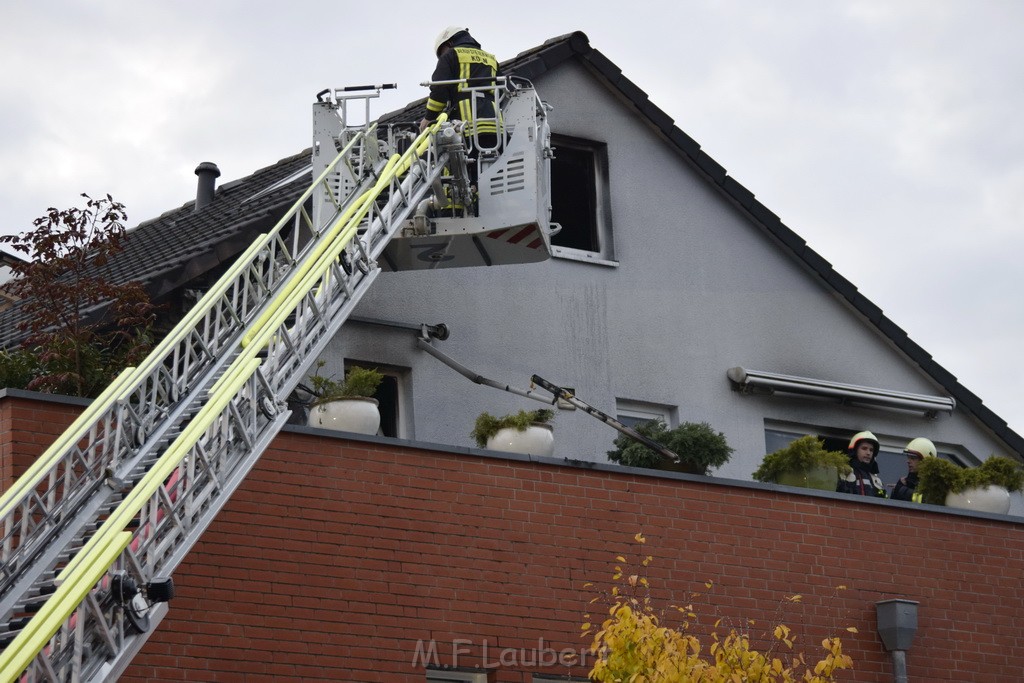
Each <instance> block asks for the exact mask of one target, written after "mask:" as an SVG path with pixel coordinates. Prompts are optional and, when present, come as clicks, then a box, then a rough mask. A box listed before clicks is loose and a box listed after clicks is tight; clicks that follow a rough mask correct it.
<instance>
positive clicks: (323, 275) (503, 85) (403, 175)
mask: <svg viewBox="0 0 1024 683" xmlns="http://www.w3.org/2000/svg"><path fill="white" fill-rule="evenodd" d="M463 85H465V86H466V87H467V89H468V90H469V91H471V92H472V93H473V96H474V97H493V98H494V99H495V104H496V107H495V111H496V112H499V114H498V116H499V118H500V121H498V122H497V123H499V124H500V125H499V131H500V133H499V136H498V142H497V145H496V146H495V147H493V148H490V149H480V147H479V141H478V140H477V139H476V138H475V137H474V136H472V135H464V134H463V129H462V127H461V125H462V124H461V122H457V121H448V120H446V117H445V116H444V115H442V116H441V117H440V118H439V119H438V121H437V122H435V123H434V124H433V125H431V126H430V127H429V128H428V129H427V130H425V131H423V132H422V133H419V132H418V131H417V130H415V129H413V128H412V127H411V126H405V127H403V126H401V125H397V124H391V125H385V126H383V128H384V129H381V128H382V126H380V125H379V124H378V123H377V122H371V121H370V120H369V111H370V101H371V100H372V99H374V98H376V97H378V96H379V95H380V92H381V90H382V89H385V88H389V87H394V86H360V87H357V88H340V89H333V90H326V91H323V92H321V93H320V94H319V95H318V96H317V101H316V102H315V103H314V104H313V128H314V133H313V146H312V160H311V170H312V177H313V181H312V184H311V185H310V186H309V187H308V189H306V190H305V191H304V192H303V193H302V195H301V196H300V197H299V198H298V200H297V201H296V202H295V203H294V205H293V206H292V208H291V209H290V210H289V211H288V212H287V213H286V214H285V215H284V216H283V217H282V218H281V219H280V221H279V222H278V223H277V224H276V225H275V226H274V228H273V229H271V230H270V231H268V232H267V233H265V234H263V235H261V236H260V237H258V238H257V239H256V240H255V241H254V242H253V244H252V245H251V246H250V247H249V248H248V249H247V250H246V251H245V252H244V253H242V254H241V255H240V256H239V257H238V258H237V259H236V261H235V262H234V263H233V265H232V266H231V267H230V268H229V269H228V270H227V271H226V272H225V273H224V275H223V277H221V278H220V280H219V281H218V282H217V283H216V284H215V285H213V286H212V287H211V288H210V289H209V290H208V291H207V292H206V294H205V295H204V296H203V297H202V299H200V301H199V302H198V303H197V304H196V305H195V306H194V307H193V308H192V309H191V310H190V311H189V312H188V313H187V314H186V315H185V317H184V318H183V319H182V320H181V322H180V323H179V324H178V325H177V326H176V327H175V328H174V329H173V330H172V331H171V332H170V333H169V334H168V335H167V336H166V337H165V338H164V339H163V340H162V341H161V342H160V343H159V344H158V345H157V346H156V348H155V349H154V350H153V352H152V353H151V354H150V355H149V356H148V357H147V358H146V359H145V360H144V361H143V362H142V363H140V364H139V365H138V366H137V367H132V368H127V369H125V370H124V371H123V372H122V373H121V374H120V375H119V376H118V377H117V378H116V379H115V380H114V381H113V382H112V383H111V385H110V386H109V387H107V389H106V390H105V391H104V392H103V393H102V394H101V395H100V396H99V397H98V398H96V399H95V400H94V401H93V402H92V403H91V404H90V405H89V406H88V407H87V408H86V409H85V411H84V412H83V413H82V414H81V416H80V417H79V418H78V419H76V420H75V421H74V423H73V424H72V425H71V426H70V427H69V428H68V429H67V430H66V431H65V432H64V434H63V435H62V436H61V437H59V438H58V439H57V440H56V441H55V442H54V443H53V445H52V446H50V448H48V449H47V450H46V451H45V452H44V453H43V454H42V455H41V456H40V457H39V458H38V459H37V460H36V461H35V462H34V463H33V464H32V466H31V467H29V469H28V470H27V471H26V472H25V473H24V474H23V475H22V476H21V477H20V478H19V479H18V480H17V481H16V482H14V484H13V485H12V486H11V488H10V489H9V490H8V491H6V492H5V493H4V494H3V496H2V497H0V519H2V521H3V528H2V534H3V536H2V539H0V647H2V648H3V649H2V651H0V683H4V682H8V681H14V680H19V681H41V680H56V681H79V680H90V681H92V680H114V679H116V678H117V677H118V676H119V675H120V674H121V673H122V672H123V671H124V669H125V668H126V667H127V666H128V664H129V663H130V661H131V658H132V657H133V656H134V654H135V653H136V652H138V650H139V649H140V648H141V647H142V645H143V644H144V643H145V641H146V639H147V638H148V636H149V634H150V633H151V632H152V630H153V629H155V628H156V627H157V625H158V624H159V623H160V621H161V620H162V619H163V618H164V616H166V614H167V612H168V609H169V600H170V599H171V598H172V597H173V593H174V585H173V580H172V578H171V577H172V575H173V573H174V570H175V568H176V567H177V566H178V565H179V563H180V562H181V561H182V559H183V558H184V557H185V556H186V555H187V553H188V552H189V550H190V549H191V548H192V546H193V545H194V544H195V543H196V541H197V540H198V539H199V537H200V536H201V534H202V533H203V531H204V530H205V529H206V528H207V527H208V526H209V524H210V523H211V521H212V520H213V519H214V517H215V516H216V514H217V512H218V511H219V510H220V509H221V508H222V507H223V506H224V504H225V503H226V502H227V500H228V499H229V498H230V497H231V495H232V493H233V492H234V491H235V490H236V489H237V487H238V486H239V484H240V483H241V482H242V481H243V480H244V478H245V476H246V475H247V473H248V472H249V471H250V470H251V468H252V467H253V466H254V465H255V463H256V461H257V459H258V458H259V456H260V455H261V453H262V452H263V451H264V450H265V449H266V448H267V446H268V445H269V443H270V442H271V440H272V439H273V438H274V437H275V436H276V435H277V433H278V432H279V431H280V429H281V428H282V427H283V425H284V424H285V423H286V421H287V420H288V417H289V414H290V413H289V410H288V402H287V400H288V397H289V395H290V394H291V392H292V391H293V390H294V389H295V387H296V385H297V384H298V383H299V381H300V380H301V379H302V378H303V377H304V376H305V375H306V374H307V373H308V371H309V370H310V368H311V366H312V365H313V363H315V362H316V360H317V358H318V357H319V355H320V354H321V353H322V352H323V351H324V349H325V348H326V346H327V344H328V342H329V341H330V339H331V338H332V337H334V336H335V335H336V334H337V333H338V332H339V331H340V328H341V327H342V325H343V324H344V322H345V321H346V319H347V318H348V317H349V316H350V314H351V313H352V311H353V309H354V308H355V306H356V304H357V303H358V302H359V300H360V299H361V297H362V296H363V295H364V294H365V292H366V291H367V289H368V288H369V287H370V286H371V284H372V283H373V281H374V279H375V278H376V277H377V275H378V274H379V273H380V272H381V271H383V270H408V269H437V268H451V267H465V266H485V265H501V264H513V263H529V262H534V261H540V260H543V259H544V258H547V257H548V256H549V254H550V235H551V234H552V233H553V232H554V231H555V230H557V226H553V225H552V224H551V223H550V186H549V162H550V157H551V147H550V132H549V129H548V125H547V106H546V105H545V104H544V103H543V102H541V100H540V99H539V98H538V96H537V93H536V91H535V90H534V88H533V87H532V85H531V84H530V83H528V82H526V81H523V80H521V79H513V78H498V79H496V80H490V81H487V82H485V83H473V82H466V83H464V84H463ZM360 105H364V106H365V110H364V114H365V115H364V116H363V117H362V118H363V120H362V121H359V122H355V121H354V119H357V118H359V116H358V114H359V112H358V109H359V107H360ZM473 164H476V166H477V168H476V174H475V176H476V183H475V185H474V184H472V183H471V182H470V180H469V178H470V176H469V174H468V173H467V170H468V169H469V168H471V166H472V165H473ZM255 531H256V530H254V532H255Z"/></svg>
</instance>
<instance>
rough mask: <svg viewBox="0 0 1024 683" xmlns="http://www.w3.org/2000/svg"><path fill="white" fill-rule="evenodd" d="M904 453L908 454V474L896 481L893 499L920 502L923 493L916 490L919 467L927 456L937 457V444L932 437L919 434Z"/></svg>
mask: <svg viewBox="0 0 1024 683" xmlns="http://www.w3.org/2000/svg"><path fill="white" fill-rule="evenodd" d="M903 454H904V455H905V456H907V476H905V477H903V478H901V479H900V480H899V481H898V482H896V486H895V488H893V490H892V498H893V500H910V501H913V502H915V503H920V502H921V494H920V493H918V492H917V491H916V489H917V468H918V466H920V464H921V461H922V460H924V459H925V458H934V457H937V452H936V450H935V444H933V443H932V442H931V440H930V439H926V438H924V437H923V436H919V437H917V438H916V439H914V440H913V441H911V442H910V443H908V444H907V447H906V448H904V449H903Z"/></svg>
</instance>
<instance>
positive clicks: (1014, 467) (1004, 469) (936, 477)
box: [916, 455, 1024, 505]
mask: <svg viewBox="0 0 1024 683" xmlns="http://www.w3.org/2000/svg"><path fill="white" fill-rule="evenodd" d="M917 476H918V481H917V488H916V491H917V493H920V494H921V500H922V502H925V503H931V504H932V505H945V504H946V495H947V494H949V493H962V492H964V491H966V490H967V489H972V488H985V487H986V486H1002V487H1003V488H1005V489H1006V490H1007V491H1010V492H1013V491H1020V490H1021V489H1022V488H1024V469H1022V468H1021V465H1020V463H1018V462H1017V461H1015V460H1011V459H1010V458H1007V457H1005V456H1002V455H993V456H992V457H991V458H989V459H988V460H986V461H985V462H983V463H981V465H979V466H978V467H960V466H959V465H957V464H956V463H953V462H950V461H949V460H943V459H941V458H925V459H924V460H922V461H921V464H920V465H918V466H917Z"/></svg>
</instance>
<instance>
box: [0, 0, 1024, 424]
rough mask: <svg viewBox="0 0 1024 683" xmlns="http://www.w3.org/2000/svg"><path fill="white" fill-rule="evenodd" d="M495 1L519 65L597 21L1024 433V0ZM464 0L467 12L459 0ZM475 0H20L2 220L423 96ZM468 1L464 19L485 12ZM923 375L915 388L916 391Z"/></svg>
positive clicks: (246, 169)
mask: <svg viewBox="0 0 1024 683" xmlns="http://www.w3.org/2000/svg"><path fill="white" fill-rule="evenodd" d="M478 6H481V7H483V6H486V7H488V8H489V9H488V10H487V11H486V16H481V17H477V18H473V19H470V20H468V21H466V24H467V25H468V26H469V27H470V29H471V30H472V32H473V34H474V35H475V36H476V37H477V38H478V39H479V40H480V41H481V42H482V43H483V44H484V47H485V48H487V49H489V50H490V51H492V52H494V53H495V54H496V55H497V56H498V58H499V59H507V58H509V57H512V56H514V55H516V54H517V53H519V52H521V51H522V50H524V49H527V48H530V47H533V46H536V45H539V44H540V43H542V42H543V41H545V40H547V39H548V38H552V37H555V36H559V35H562V34H565V33H569V32H572V31H576V30H581V31H584V32H585V33H586V34H587V35H588V36H589V37H590V42H591V45H593V46H594V47H595V48H596V49H598V50H600V51H601V52H602V53H604V54H605V56H607V57H608V58H609V59H610V60H611V61H612V62H614V63H615V64H616V65H618V66H619V67H620V68H621V69H622V71H623V73H624V74H625V75H626V76H627V77H628V78H629V79H631V80H632V81H633V82H634V83H636V84H637V85H639V86H640V87H641V88H643V89H644V90H645V91H646V92H647V93H648V95H649V96H650V98H651V100H652V101H653V102H654V103H655V104H656V105H657V106H659V107H660V108H661V109H663V110H664V111H666V112H667V113H668V114H669V115H670V116H672V117H673V118H674V119H675V122H676V125H678V126H679V127H680V128H681V129H682V130H684V131H686V132H687V133H688V134H689V135H690V136H691V137H693V138H694V139H695V140H696V141H697V142H698V143H700V145H701V146H702V147H703V149H704V150H705V151H706V152H707V153H708V154H710V155H711V156H712V157H713V158H714V159H715V160H717V161H718V162H719V163H720V164H722V165H723V166H724V167H725V168H726V169H727V170H728V172H729V173H730V175H732V176H733V177H734V178H736V179H737V180H738V181H739V182H740V183H742V184H743V185H745V186H746V187H747V188H748V189H749V190H750V191H752V192H753V193H754V194H755V195H757V197H758V199H760V200H761V201H762V202H763V203H764V204H765V205H766V206H768V208H769V209H771V210H772V211H773V212H774V213H776V214H777V215H778V216H779V217H780V218H781V219H782V221H783V222H784V223H786V224H787V225H788V226H789V227H790V228H792V229H793V230H795V231H796V232H797V233H798V234H799V235H801V236H802V237H803V238H804V239H806V240H807V242H808V244H810V246H811V247H812V248H813V249H815V250H816V251H818V252H819V253H820V254H821V255H822V256H824V257H825V258H826V259H828V260H829V261H830V262H831V263H832V264H833V266H835V267H836V269H837V270H838V271H839V272H840V273H842V274H843V275H844V276H846V277H847V278H848V279H849V280H851V281H852V282H853V283H854V284H855V285H857V287H858V288H859V289H860V290H861V291H862V292H863V293H864V294H865V295H866V296H867V297H868V298H869V299H871V300H872V301H873V302H874V303H875V304H877V305H878V306H880V307H881V308H882V310H883V311H884V312H885V313H886V314H887V315H888V316H889V317H890V318H892V319H893V320H894V321H895V322H896V323H897V324H898V325H900V326H901V327H902V328H903V329H905V330H906V331H907V332H908V333H909V334H910V336H911V338H913V339H914V340H915V341H916V342H917V343H919V344H920V345H921V346H922V347H924V348H925V350H927V351H928V352H929V353H931V354H932V355H933V356H934V357H935V359H936V360H937V361H938V362H939V363H940V364H942V365H943V366H944V367H945V368H946V369H947V370H949V371H950V372H952V373H953V374H954V375H956V376H957V377H958V378H959V379H960V381H961V382H962V383H963V384H964V385H965V386H966V387H967V388H968V389H970V390H971V391H973V392H974V393H975V394H977V395H978V396H979V397H981V399H982V400H983V401H984V402H985V404H986V405H988V406H989V407H990V408H992V410H994V411H995V412H996V413H997V414H999V415H1000V416H1001V417H1002V418H1004V419H1005V420H1006V421H1007V422H1009V424H1010V426H1011V427H1013V428H1014V429H1016V430H1017V431H1018V432H1024V392H1022V391H1018V390H1017V384H1018V383H1021V382H1022V380H1024V377H1022V371H1021V368H1019V367H1018V366H1017V363H1018V362H1021V359H1020V354H1019V352H1020V350H1021V347H1022V342H1024V307H1022V305H1021V303H1020V296H1021V293H1022V290H1024V268H1021V266H1020V265H1019V261H1020V253H1021V251H1022V248H1024V231H1022V230H1021V226H1022V225H1024V125H1022V123H1021V122H1022V121H1024V40H1022V39H1021V36H1022V35H1024V2H1022V1H1020V0H835V1H827V0H774V1H771V0H718V1H715V0H677V1H676V2H663V3H662V2H657V3H655V2H642V1H637V2H632V3H627V4H622V3H595V2H592V1H590V2H577V1H568V2H566V1H563V2H550V0H547V1H545V2H535V1H533V0H529V1H525V2H509V3H499V4H497V5H486V4H485V5H478ZM446 7H447V8H449V9H450V10H451V13H450V16H447V15H445V12H444V10H445V8H446ZM464 7H465V5H458V4H453V3H449V4H447V5H445V4H433V5H430V4H424V3H422V2H417V3H413V2H407V1H406V0H399V1H395V0H392V1H391V2H372V3H370V2H367V3H363V4H357V3H354V2H349V1H345V0H343V1H341V2H338V1H334V2H326V1H323V2H321V1H318V0H290V1H289V2H287V3H260V2H252V1H251V0H249V1H247V2H242V1H240V0H173V1H172V0H163V1H160V0H148V1H146V2H139V1H138V0H90V1H88V2H83V1H67V0H52V1H49V0H30V1H22V0H5V1H4V3H3V8H2V9H0V64H2V69H0V206H2V211H0V232H4V233H14V232H23V231H25V230H27V229H28V228H29V227H30V224H31V221H32V219H33V218H35V217H37V216H40V215H42V214H43V213H45V210H46V208H47V207H49V206H57V207H58V208H66V207H68V206H73V205H79V200H78V195H79V194H80V193H82V192H86V193H89V194H91V195H93V196H102V195H104V194H106V193H110V194H112V195H113V196H114V198H115V199H117V200H118V201H121V202H123V203H124V204H125V205H126V206H127V210H128V215H129V224H130V225H134V224H136V223H138V222H141V221H143V220H146V219H149V218H153V217H156V216H157V215H159V214H160V213H162V212H164V211H166V210H168V209H171V208H174V207H177V206H180V205H181V204H184V203H186V202H188V201H191V200H192V199H193V198H194V195H195V186H196V177H195V175H194V170H195V167H196V166H197V165H198V164H199V162H202V161H212V162H215V163H216V164H218V166H219V167H220V169H221V171H222V173H223V175H222V177H221V179H220V182H226V181H229V180H232V179H235V178H240V177H243V176H246V175H248V174H249V173H251V172H252V171H254V170H256V169H259V168H262V167H264V166H267V165H270V164H272V163H274V162H275V161H277V160H278V159H280V158H283V157H286V156H290V155H292V154H294V153H296V152H298V151H300V150H303V149H305V148H306V147H308V146H309V144H310V103H311V102H312V101H313V97H314V95H315V93H316V92H318V91H319V90H321V89H323V88H326V87H336V86H343V85H359V84H366V83H384V82H395V83H397V84H398V86H399V88H398V90H397V91H396V92H394V93H389V94H386V95H385V96H384V97H382V98H381V100H380V107H379V108H378V109H376V110H375V114H380V113H384V112H385V111H389V110H391V109H394V108H396V107H398V106H400V105H402V104H405V103H406V102H409V101H412V100H414V99H417V98H420V97H423V96H424V95H425V94H426V90H425V89H424V88H422V87H420V86H419V83H421V82H422V81H424V80H425V79H426V78H427V77H428V76H429V74H430V72H431V70H432V67H433V57H432V54H431V47H432V43H433V39H434V36H435V35H436V34H437V32H438V31H439V30H440V29H441V28H443V27H444V26H445V25H447V24H450V23H458V22H459V21H460V18H459V17H460V16H461V15H464V13H465V9H464ZM463 20H464V19H463ZM896 388H898V387H896Z"/></svg>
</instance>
